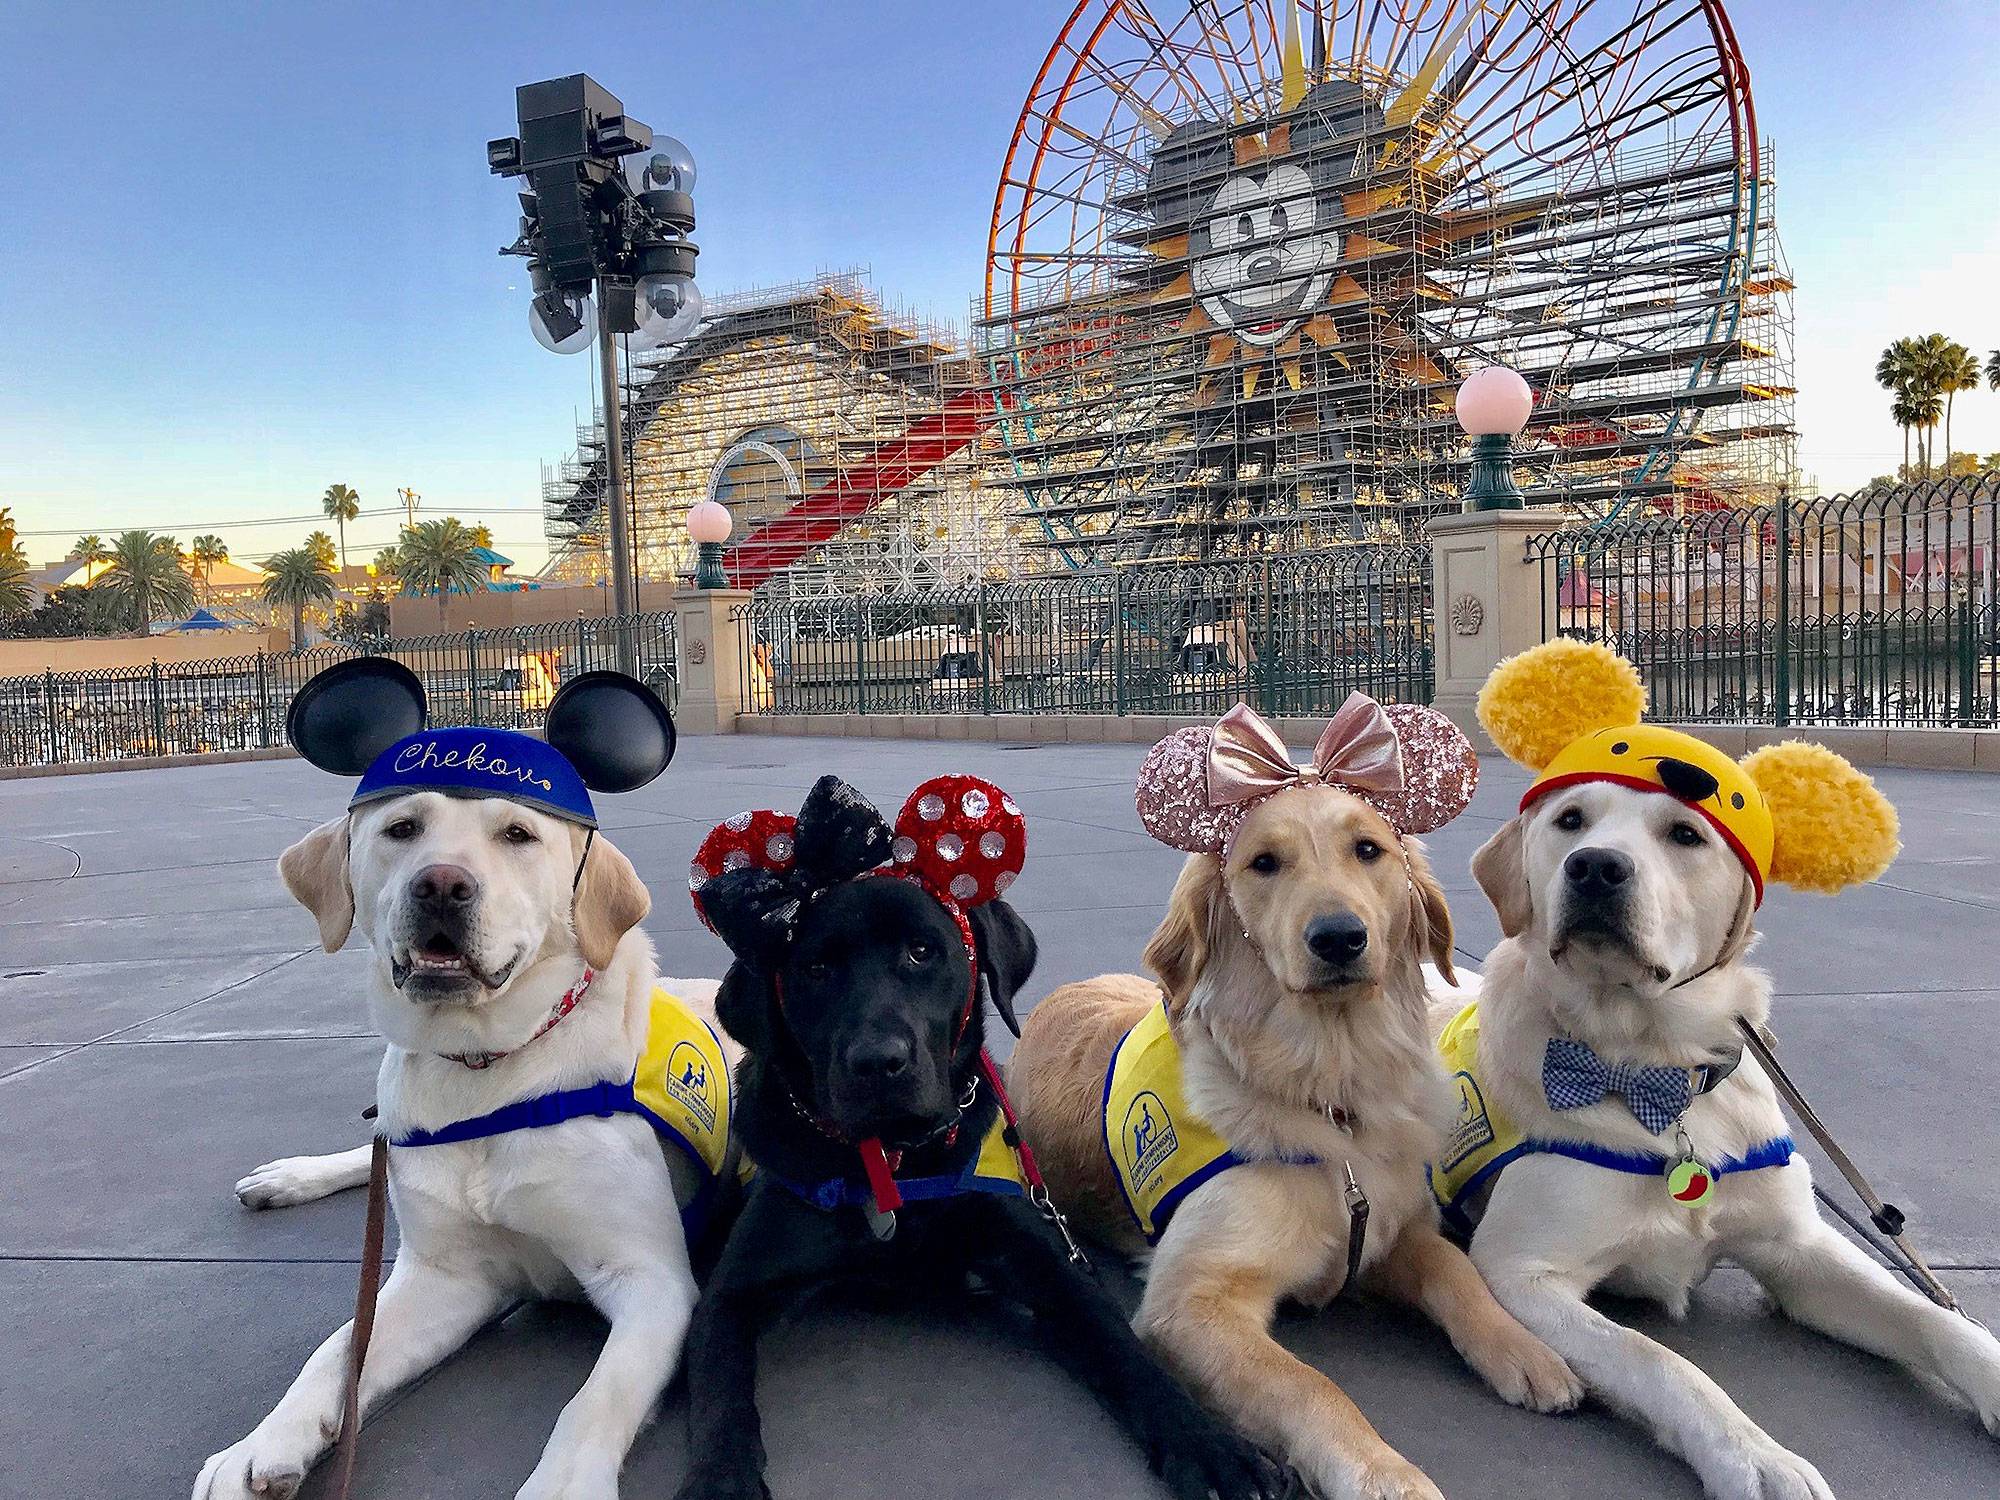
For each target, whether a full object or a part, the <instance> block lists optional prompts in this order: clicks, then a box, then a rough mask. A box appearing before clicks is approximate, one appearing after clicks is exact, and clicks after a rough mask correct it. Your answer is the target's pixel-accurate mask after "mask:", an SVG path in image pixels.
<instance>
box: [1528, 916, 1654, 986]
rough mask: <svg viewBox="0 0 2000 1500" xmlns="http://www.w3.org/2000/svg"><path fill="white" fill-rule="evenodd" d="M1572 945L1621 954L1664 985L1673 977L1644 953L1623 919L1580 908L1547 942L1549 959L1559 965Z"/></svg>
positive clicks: (1596, 951) (1600, 952) (1600, 951)
mask: <svg viewBox="0 0 2000 1500" xmlns="http://www.w3.org/2000/svg"><path fill="white" fill-rule="evenodd" d="M1575 947H1583V948H1586V949H1588V950H1590V951H1591V952H1593V953H1596V954H1605V953H1618V954H1623V955H1624V956H1625V957H1627V958H1629V959H1631V960H1632V962H1633V963H1634V964H1636V965H1637V966H1638V967H1639V968H1641V969H1643V970H1645V972H1646V973H1647V974H1648V975H1650V976H1651V977H1652V979H1653V982H1654V983H1656V984H1665V983H1666V982H1667V981H1668V980H1669V979H1671V978H1672V977H1673V971H1672V970H1671V969H1669V968H1667V967H1666V966H1665V965H1664V964H1662V963H1660V962H1659V961H1658V960H1657V959H1655V958H1654V957H1653V956H1652V955H1651V954H1649V953H1647V952H1646V951H1645V949H1644V948H1642V947H1641V946H1640V945H1639V943H1638V941H1637V940H1636V939H1635V938H1634V937H1633V936H1632V934H1631V933H1630V932H1629V931H1627V930H1626V928H1625V925H1624V923H1623V922H1621V921H1619V920H1618V919H1617V918H1616V917H1613V916H1610V915H1608V914H1605V913H1603V912H1597V911H1583V912H1580V913H1578V914H1577V915H1576V916H1574V917H1572V918H1571V919H1570V920H1569V921H1568V922H1567V923H1565V924H1564V926H1563V929H1562V931H1561V932H1560V933H1558V934H1557V935H1556V939H1555V941H1554V942H1553V943H1551V944H1549V961H1550V962H1551V963H1556V964H1560V963H1561V962H1562V961H1563V960H1564V959H1565V958H1566V957H1568V956H1569V954H1570V951H1571V949H1572V948H1575Z"/></svg>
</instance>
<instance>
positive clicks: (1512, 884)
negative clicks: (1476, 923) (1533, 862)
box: [1472, 816, 1535, 937]
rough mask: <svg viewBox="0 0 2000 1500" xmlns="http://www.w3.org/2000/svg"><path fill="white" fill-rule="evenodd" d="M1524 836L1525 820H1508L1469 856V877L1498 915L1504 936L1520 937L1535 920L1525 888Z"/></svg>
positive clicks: (1531, 894) (1526, 885) (1522, 818)
mask: <svg viewBox="0 0 2000 1500" xmlns="http://www.w3.org/2000/svg"><path fill="white" fill-rule="evenodd" d="M1527 833H1528V823H1527V819H1526V818H1524V817H1518V816H1517V817H1514V818H1510V819H1509V820H1508V821H1507V823H1506V825H1505V826H1503V827H1502V828H1501V830H1500V831H1499V832H1498V833H1496V834H1494V835H1493V837H1492V838H1490V839H1488V840H1487V841H1486V842H1485V843H1483V844H1481V845H1480V846H1479V850H1478V852H1477V853H1475V854H1474V855H1473V856H1472V878H1473V879H1474V880H1476V881H1478V882H1479V888H1480V889H1481V890H1482V891H1484V892H1485V893H1486V899H1487V900H1488V901H1491V902H1492V903H1493V910H1494V911H1495V912H1497V913H1499V916H1500V931H1501V933H1502V935H1503V936H1506V937H1519V936H1520V935H1521V934H1522V933H1524V932H1526V931H1527V930H1528V925H1529V924H1530V923H1531V922H1533V921H1534V920H1535V898H1534V893H1533V892H1532V891H1530V890H1529V889H1528V863H1527V858H1526V856H1525V854H1524V853H1523V852H1522V847H1521V846H1522V843H1523V841H1524V840H1525V839H1526V837H1527Z"/></svg>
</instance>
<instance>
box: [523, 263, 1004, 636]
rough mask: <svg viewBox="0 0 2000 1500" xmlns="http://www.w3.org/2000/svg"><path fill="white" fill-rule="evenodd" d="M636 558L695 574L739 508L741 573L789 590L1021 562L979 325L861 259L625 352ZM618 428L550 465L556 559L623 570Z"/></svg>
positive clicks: (740, 301) (912, 582)
mask: <svg viewBox="0 0 2000 1500" xmlns="http://www.w3.org/2000/svg"><path fill="white" fill-rule="evenodd" d="M621 385H622V386H623V387H624V389H625V417H624V423H623V425H624V441H625V443H626V445H627V450H628V456H629V461H628V463H627V472H628V473H629V474H630V475H631V486H632V496H633V503H632V516H633V530H634V533H635V536H634V539H633V543H634V545H633V551H634V555H635V556H636V557H637V559H638V564H639V571H640V573H641V575H642V576H646V577H673V576H676V575H680V574H685V573H687V572H689V571H690V570H691V568H692V566H693V554H692V548H691V545H690V544H689V542H688V539H687V535H686V531H685V527H684V520H685V517H686V514H687V511H688V508H689V507H690V506H692V505H694V504H696V503H698V502H699V501H701V500H703V499H705V498H712V499H715V500H719V501H721V502H723V503H724V504H725V505H727V506H728V507H729V508H730V511H731V514H732V516H733V517H734V520H735V533H734V537H733V539H732V542H731V544H730V547H729V549H728V564H727V569H728V575H729V579H730V581H731V582H732V583H734V584H736V585H737V586H738V587H745V588H748V587H755V586H758V585H764V586H765V587H766V592H767V593H773V594H776V595H777V596H779V597H784V598H812V597H818V596H822V595H826V596H834V595H839V594H842V593H849V592H853V591H855V590H866V591H869V592H876V591H881V590H899V591H910V590H923V589H929V588H938V587H950V586H952V585H954V584H960V583H965V582H969V581H971V580H973V579H975V578H978V577H980V576H987V575H994V576H1004V575H1006V574H1008V573H1011V572H1013V571H1015V566H1016V564H1017V562H1018V555H1017V549H1016V548H1015V546H1014V544H1013V540H1012V537H1011V535H1010V532H1011V531H1013V530H1015V529H1017V524H1016V523H1015V522H1014V521H1013V520H1012V518H1011V517H1010V516H1008V515H1007V514H1005V513H1004V511H1003V510H1000V509H998V508H996V507H994V506H992V505H991V504H990V503H985V504H983V503H982V496H981V483H980V463H981V459H980V454H979V450H978V444H977V441H976V440H977V438H978V437H979V434H980V432H981V431H982V430H983V429H984V427H985V426H986V425H987V419H986V417H985V415H984V405H985V403H986V401H987V400H988V399H989V398H988V397H987V396H986V394H985V393H984V392H983V390H982V389H981V388H980V385H979V382H978V380H977V378H976V372H975V369H974V366H973V365H972V363H971V361H970V360H969V359H968V357H967V355H966V352H965V348H964V343H963V340H962V339H961V338H960V337H959V335H958V334H957V333H956V331H955V330H953V329H952V328H950V327H949V326H947V325H940V324H932V323H927V322H924V321H921V320H919V319H916V318H913V317H910V316H908V315H905V314H902V313H899V312H894V311H891V310H888V309H886V308H884V307H883V305H882V303H881V301H880V299H879V298H877V297H876V296H875V295H874V294H873V293H872V292H870V291H869V290H868V288H867V287H866V286H865V284H864V283H863V282H862V280H861V279H860V278H859V277H858V276H857V275H855V274H852V273H843V274H832V275H822V276H819V277H815V278H814V279H813V280H811V281H809V282H803V283H799V284H797V285H791V286H782V287H771V288H766V289H763V290H760V291H754V292H747V293H741V294H738V295H735V296H730V297H721V298H716V299H712V300H711V301H710V303H709V312H708V316H707V318H706V319H705V321H704V322H703V324H702V327H701V329H700V331H699V332H698V333H697V334H696V335H695V336H694V337H692V338H689V339H687V340H685V341H683V342H681V343H679V344H676V345H673V346H671V347H668V348H664V349H660V350H656V351H650V352H647V353H643V354H638V355H634V356H632V357H631V358H630V360H629V361H628V362H627V364H626V365H625V367H624V370H623V374H622V377H621ZM604 460H605V432H604V427H603V424H602V423H601V422H597V423H592V424H589V425H587V426H585V427H583V428H581V429H580V430H579V431H578V433H577V449H576V452H575V453H574V454H573V455H572V456H571V457H570V458H569V459H567V460H566V461H565V462H564V463H562V464H561V465H559V466H558V467H556V468H555V469H554V470H553V471H552V472H550V473H548V474H546V475H545V476H544V482H543V506H544V520H545V525H546V528H547V531H548V535H549V538H550V543H551V563H550V568H549V572H550V573H551V574H553V575H554V576H558V577H566V578H579V579H590V580H594V579H595V578H597V577H598V576H599V575H600V573H601V570H602V568H603V566H604V557H605V551H606V548H605V540H606V539H605V535H604V528H605V524H606V509H605V506H604V495H603V486H604V475H605V462H604Z"/></svg>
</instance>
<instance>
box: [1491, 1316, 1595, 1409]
mask: <svg viewBox="0 0 2000 1500" xmlns="http://www.w3.org/2000/svg"><path fill="white" fill-rule="evenodd" d="M1470 1363H1471V1364H1472V1367H1473V1368H1474V1369H1475V1370H1477V1371H1478V1372H1479V1374H1480V1375H1481V1376H1483V1377H1484V1378H1485V1380H1486V1383H1487V1384H1488V1385H1490V1386H1492V1387H1493V1392H1494V1394H1495V1395H1497V1396H1498V1397H1499V1398H1500V1399H1501V1400H1502V1401H1505V1402H1507V1403H1508V1404H1509V1405H1511V1406H1524V1407H1526V1408H1527V1409H1528V1410H1529V1411H1570V1410H1573V1409H1574V1408H1575V1407H1576V1405H1577V1404H1578V1403H1579V1402H1580V1401H1582V1400H1583V1382H1582V1381H1581V1380H1578V1379H1577V1378H1576V1373H1575V1372H1574V1371H1573V1370H1571V1369H1570V1367H1569V1364H1568V1362H1567V1361H1566V1360H1564V1359H1563V1357H1562V1356H1561V1355H1560V1354H1558V1353H1556V1351H1555V1350H1553V1349H1551V1348H1550V1347H1549V1346H1548V1345H1547V1344H1545V1343H1543V1342H1542V1341H1541V1340H1540V1339H1538V1338H1536V1337H1535V1336H1534V1335H1533V1334H1532V1333H1529V1332H1528V1331H1527V1330H1526V1329H1525V1328H1524V1329H1522V1330H1521V1331H1520V1332H1519V1333H1518V1334H1516V1335H1514V1336H1513V1337H1511V1338H1509V1339H1507V1340H1506V1341H1505V1342H1504V1343H1501V1344H1498V1345H1494V1346H1491V1347H1488V1348H1485V1349H1483V1350H1481V1351H1480V1353H1479V1355H1478V1357H1476V1358H1473V1359H1472V1360H1471V1361H1470Z"/></svg>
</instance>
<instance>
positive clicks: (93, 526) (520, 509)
mask: <svg viewBox="0 0 2000 1500" xmlns="http://www.w3.org/2000/svg"><path fill="white" fill-rule="evenodd" d="M541 513H542V507H541V506H539V505H477V506H475V505H464V506H452V507H450V508H449V509H442V508H441V509H439V510H438V511H437V512H436V513H435V515H433V516H432V517H430V518H429V519H432V520H436V519H439V518H441V517H444V516H525V515H540V514H541ZM370 516H403V517H405V518H407V513H406V512H405V511H404V509H403V507H402V506H400V505H391V506H386V507H384V508H383V509H381V510H364V511H359V512H357V513H356V514H355V517H354V519H355V520H357V521H359V520H362V519H364V518H366V517H370ZM332 519H333V518H332V517H331V516H329V515H327V514H326V512H325V511H311V512H308V513H306V514H304V515H297V516H255V517H252V518H250V519H248V520H240V521H239V520H228V521H176V522H174V523H173V529H174V530H175V531H206V530H210V529H217V530H219V529H222V528H224V527H235V528H239V529H240V528H243V527H250V526H298V525H302V524H304V523H305V522H308V521H317V522H320V523H321V524H325V523H327V522H330V521H331V520H332ZM162 524H163V523H160V522H151V523H147V524H144V525H139V526H119V525H113V524H111V523H109V522H104V521H94V522H91V523H89V524H88V525H87V526H86V527H84V528H83V529H84V530H94V531H97V532H100V533H104V532H109V533H112V534H116V533H118V532H121V531H157V530H159V529H161V525H162ZM16 534H17V535H19V536H79V535H81V534H82V531H81V530H79V529H78V528H77V527H51V528H47V529H43V530H26V529H22V530H18V531H17V532H16Z"/></svg>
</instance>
